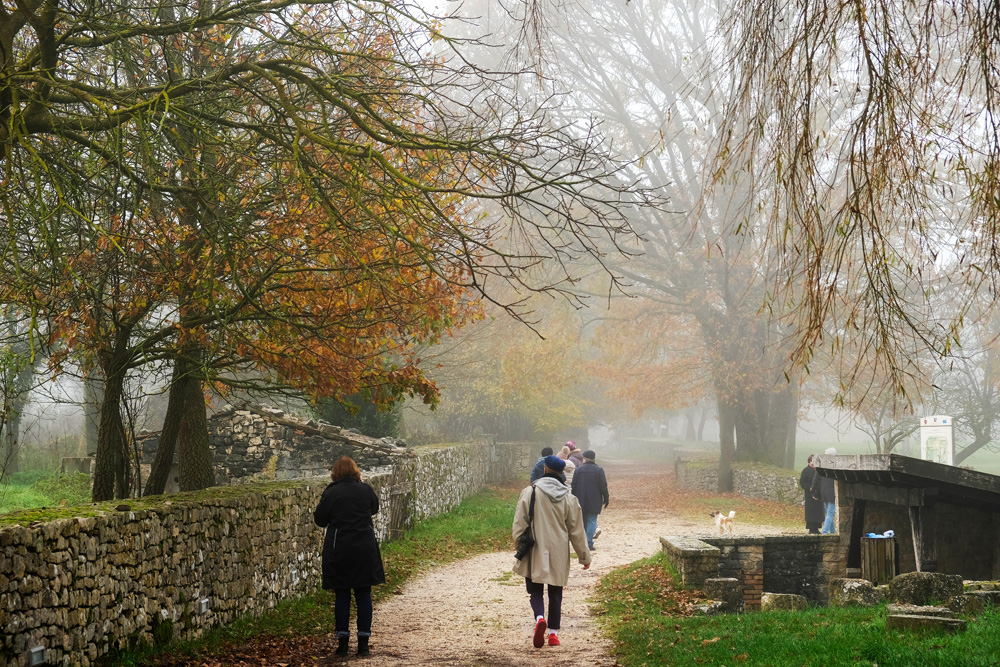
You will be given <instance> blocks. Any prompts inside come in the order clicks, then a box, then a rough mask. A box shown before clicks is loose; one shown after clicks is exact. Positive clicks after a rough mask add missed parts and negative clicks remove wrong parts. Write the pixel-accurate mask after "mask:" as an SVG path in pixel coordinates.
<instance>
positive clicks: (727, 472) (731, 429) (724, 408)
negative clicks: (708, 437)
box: [718, 401, 736, 493]
mask: <svg viewBox="0 0 1000 667" xmlns="http://www.w3.org/2000/svg"><path fill="white" fill-rule="evenodd" d="M718 411H719V493H730V492H732V490H733V460H734V459H735V458H736V439H735V436H736V409H735V408H734V407H733V406H732V405H730V404H729V403H726V402H724V401H718Z"/></svg>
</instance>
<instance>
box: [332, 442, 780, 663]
mask: <svg viewBox="0 0 1000 667" xmlns="http://www.w3.org/2000/svg"><path fill="white" fill-rule="evenodd" d="M602 465H603V467H604V469H605V471H606V472H607V475H608V486H609V491H610V495H611V505H610V507H609V508H608V509H606V510H605V511H604V512H603V513H602V514H601V516H600V520H599V522H598V523H599V526H600V527H601V535H600V537H599V538H598V539H597V540H596V542H595V544H594V546H595V552H594V560H593V564H592V565H591V568H590V569H589V570H586V571H585V570H583V569H582V568H581V566H580V565H579V564H577V563H575V562H574V564H573V569H572V573H571V574H570V579H569V585H568V586H567V587H566V589H565V590H564V593H563V615H562V618H563V620H562V628H561V629H560V632H559V639H560V640H561V642H562V645H561V646H558V647H554V648H552V647H548V646H546V647H544V648H542V649H535V648H534V647H532V645H531V634H532V629H533V627H534V622H533V618H532V613H531V608H530V606H529V605H528V594H527V593H526V592H525V589H524V579H523V578H521V577H517V576H515V575H513V574H512V573H511V567H512V565H513V563H514V557H513V551H511V552H510V553H499V554H486V555H484V556H477V557H475V558H470V559H467V560H463V561H459V562H456V563H452V564H450V565H443V566H441V567H437V568H434V569H433V570H431V571H429V572H426V573H424V574H422V575H420V576H418V577H417V578H415V579H414V580H412V581H411V582H410V583H409V584H407V586H406V587H405V588H404V589H403V591H402V593H401V594H400V595H397V596H395V597H394V598H393V599H391V600H388V601H386V602H383V603H382V604H380V605H379V606H377V607H376V609H375V622H374V625H373V631H374V634H373V636H372V639H371V647H372V654H371V656H370V657H369V658H366V659H359V658H357V657H356V656H354V655H353V652H354V637H352V638H351V655H350V656H349V657H348V658H346V659H345V660H344V661H343V662H356V663H357V664H359V665H362V664H363V665H364V666H365V667H397V666H398V667H402V666H403V665H407V666H413V665H416V666H421V665H428V666H429V665H435V666H438V665H462V666H469V667H472V666H476V667H488V666H493V665H495V666H496V667H501V666H504V667H506V666H507V665H513V666H515V667H520V666H526V665H554V666H559V665H565V666H566V667H570V666H571V665H572V666H574V667H578V666H583V667H586V666H611V665H614V664H615V660H614V658H612V657H611V656H610V655H609V651H610V645H609V643H608V642H606V641H605V640H604V639H602V638H601V636H600V633H599V631H598V628H597V626H596V623H595V620H594V618H593V617H592V616H591V615H590V613H589V612H590V609H589V604H588V602H587V600H588V599H589V598H590V597H591V595H592V594H593V589H594V586H595V585H596V584H597V582H598V581H600V579H601V577H602V576H604V575H605V574H607V573H608V572H609V571H611V570H612V569H613V568H615V567H618V566H620V565H624V564H626V563H631V562H633V561H636V560H639V559H641V558H645V557H648V556H651V555H653V554H655V553H656V552H657V551H659V549H660V544H659V537H660V536H661V535H668V534H684V535H711V534H712V531H713V530H714V528H715V526H714V524H713V523H712V521H711V519H709V518H708V517H707V516H706V517H705V520H704V521H699V522H692V521H687V520H682V519H680V518H679V517H678V516H677V515H676V514H675V513H674V512H672V510H671V508H670V506H669V505H670V498H671V496H672V495H673V494H674V493H675V492H676V491H675V489H674V488H673V470H672V466H669V465H666V464H650V463H641V464H640V463H631V462H628V463H626V462H621V463H618V462H611V463H602ZM735 532H736V534H740V533H743V534H761V533H762V532H767V533H769V534H775V533H780V532H783V531H782V530H780V529H777V528H770V527H766V526H747V525H741V524H739V523H737V525H736V530H735ZM352 623H353V618H352ZM332 653H333V646H331V647H330V654H331V655H332ZM328 664H335V663H334V662H333V661H331V662H330V663H328Z"/></svg>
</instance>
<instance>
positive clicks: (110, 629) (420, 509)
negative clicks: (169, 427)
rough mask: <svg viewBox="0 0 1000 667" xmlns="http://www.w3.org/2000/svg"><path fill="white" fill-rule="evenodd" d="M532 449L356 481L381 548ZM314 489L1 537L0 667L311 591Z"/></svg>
mask: <svg viewBox="0 0 1000 667" xmlns="http://www.w3.org/2000/svg"><path fill="white" fill-rule="evenodd" d="M251 446H257V445H249V446H248V450H249V447H251ZM533 449H534V446H526V445H519V444H505V443H499V444H496V443H479V444H462V445H454V446H451V447H428V448H415V449H414V450H412V451H413V453H414V455H412V456H397V457H394V458H393V465H392V466H391V467H390V468H388V469H385V470H383V471H381V472H376V473H371V474H368V473H366V475H365V479H366V481H367V482H369V483H370V484H371V485H372V486H373V488H375V490H376V492H377V493H378V494H379V497H380V499H381V503H382V510H381V511H380V512H379V514H378V515H377V516H376V519H377V522H376V530H377V532H378V535H379V537H380V539H385V538H386V537H387V536H389V535H390V534H391V533H393V531H396V530H399V529H401V528H403V527H406V526H409V525H412V524H413V522H414V521H416V520H419V519H422V518H425V517H429V516H433V515H435V514H439V513H441V512H446V511H448V510H449V509H451V508H453V507H454V506H455V505H456V504H457V503H458V502H460V501H461V500H462V499H463V498H465V497H467V496H468V495H470V494H471V493H474V492H475V491H477V490H479V489H480V488H482V486H483V485H485V484H486V483H487V482H499V481H503V480H508V479H512V478H515V477H516V476H517V475H518V474H523V473H524V472H525V471H527V470H528V466H529V463H533V462H534V452H533ZM234 451H235V448H234ZM408 451H410V450H408ZM355 453H356V452H355ZM322 458H323V461H324V464H323V465H324V470H323V471H324V473H325V467H326V466H328V465H329V463H328V461H329V460H330V457H329V456H325V457H322ZM326 482H327V480H325V479H323V478H321V477H320V478H313V479H310V480H299V481H285V482H274V483H270V484H248V485H243V486H238V487H221V488H216V489H212V490H208V491H202V492H195V493H192V494H180V495H175V496H164V497H162V502H161V503H159V504H158V505H156V506H155V507H153V508H151V509H142V510H138V509H137V510H135V511H132V510H128V509H126V510H124V511H110V512H107V513H102V514H100V515H98V516H91V517H86V518H70V519H60V520H57V521H51V522H46V523H35V524H31V525H28V526H20V525H12V526H6V527H3V528H0V638H2V639H0V665H17V666H22V665H28V664H29V655H30V652H31V650H32V649H34V648H36V647H41V650H42V653H43V655H44V660H45V662H44V664H47V665H92V664H96V663H97V662H98V660H99V659H100V658H102V657H106V656H109V655H111V654H113V653H114V652H115V651H117V650H121V649H125V648H129V647H131V646H134V645H137V644H139V643H147V644H156V643H162V642H165V641H168V640H170V639H194V638H197V637H199V636H200V635H202V634H203V633H204V632H205V631H206V630H207V629H209V628H213V627H217V626H219V625H222V624H226V623H230V622H232V621H234V620H236V619H238V618H240V617H243V616H246V615H251V616H258V615H260V614H262V613H264V612H265V611H266V610H268V609H271V608H273V607H274V606H275V605H276V604H277V603H278V602H280V601H282V600H284V599H287V598H292V597H297V596H300V595H302V594H306V593H309V592H311V591H313V590H315V589H316V588H317V587H318V586H319V582H320V567H321V565H320V554H321V549H322V541H323V530H322V529H321V528H318V527H317V526H315V525H314V524H313V521H312V512H313V510H314V509H315V506H316V503H317V502H318V500H319V496H320V494H321V493H322V491H323V489H324V488H325V486H326ZM122 507H124V506H122ZM203 600H207V602H206V603H204V605H205V608H203V606H202V604H203V603H202V601H203Z"/></svg>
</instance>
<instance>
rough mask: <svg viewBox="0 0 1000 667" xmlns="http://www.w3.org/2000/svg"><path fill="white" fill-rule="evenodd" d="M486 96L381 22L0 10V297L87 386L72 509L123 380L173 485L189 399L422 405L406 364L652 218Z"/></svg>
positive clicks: (334, 16) (197, 452)
mask: <svg viewBox="0 0 1000 667" xmlns="http://www.w3.org/2000/svg"><path fill="white" fill-rule="evenodd" d="M442 44H443V45H444V46H445V47H446V48H444V50H443V51H442V48H441V45H442ZM432 45H434V46H435V48H434V49H432V48H431V46H432ZM442 53H444V55H442ZM502 78H503V73H500V72H490V71H487V70H483V69H478V68H476V67H474V66H472V65H471V64H470V63H468V62H467V61H465V60H463V59H462V58H461V50H460V44H459V43H458V42H457V41H452V40H448V39H446V38H444V37H442V36H441V35H440V33H439V32H438V31H437V30H436V29H435V22H434V18H433V17H430V16H428V15H426V14H424V13H423V11H422V10H420V9H419V8H418V7H417V6H416V5H410V4H408V3H405V2H404V3H392V4H385V3H380V2H365V1H360V2H334V1H332V0H331V1H330V2H292V1H279V2H251V3H237V2H228V1H226V0H217V1H214V2H201V3H188V2H177V3H175V2H169V1H164V2H154V3H152V4H146V5H135V4H134V3H126V2H112V3H105V4H103V5H99V6H98V5H93V4H86V3H84V4H79V3H77V4H74V3H65V2H64V3H59V2H57V1H56V0H42V1H39V2H33V1H32V2H25V3H18V4H17V5H8V4H4V5H2V6H0V147H2V155H0V167H2V170H3V173H2V184H3V187H2V188H0V219H2V220H3V221H4V222H5V234H4V249H5V250H4V252H3V253H0V267H2V269H3V274H4V278H3V280H2V282H0V302H3V303H7V304H11V305H12V306H13V307H16V308H18V309H20V311H21V312H22V313H24V314H25V316H26V317H28V318H30V319H32V320H34V321H37V322H46V323H47V324H46V326H45V328H44V330H45V332H46V335H47V336H48V337H49V339H50V340H51V342H52V343H53V345H54V347H56V348H57V349H58V351H59V353H58V354H57V355H56V356H54V357H53V360H54V361H53V364H54V365H58V363H59V362H60V361H61V360H62V359H66V358H72V359H73V360H74V361H76V362H77V363H79V364H80V365H82V366H83V367H85V368H86V367H88V366H94V367H97V368H99V369H100V371H101V375H102V377H103V380H104V382H105V399H104V406H105V409H103V410H102V417H101V426H100V436H99V441H100V444H99V447H98V462H97V470H98V476H97V480H96V481H95V487H94V488H95V499H99V498H105V497H109V496H110V494H111V493H112V491H111V488H112V487H113V488H114V489H115V490H114V493H116V494H119V495H121V494H124V493H126V492H127V487H128V486H129V484H128V481H127V480H126V479H124V478H123V476H122V475H121V474H119V475H118V480H117V481H116V482H115V483H114V484H110V482H109V481H108V480H109V476H110V475H111V474H112V472H113V471H119V473H120V471H121V470H122V466H123V456H124V451H125V449H126V436H125V434H124V429H123V425H122V419H121V415H120V410H119V404H120V401H121V396H122V392H123V383H124V381H125V377H126V374H127V373H128V371H129V369H131V368H136V367H141V366H146V365H149V364H154V363H157V362H166V363H169V364H172V366H173V373H174V381H173V385H174V386H173V387H172V390H171V403H172V404H174V403H175V400H176V401H177V403H176V407H175V408H174V409H173V410H171V409H168V411H167V415H168V422H171V420H173V421H172V422H171V423H172V424H173V426H172V428H173V429H174V430H175V431H177V435H176V437H177V438H178V442H179V443H184V442H188V443H190V442H195V441H197V442H200V444H199V445H198V446H196V447H194V448H193V449H191V450H189V451H188V458H189V459H191V460H195V459H197V460H198V461H199V465H198V466H195V468H197V470H191V471H190V473H186V472H185V467H184V466H183V465H182V467H181V475H182V488H185V486H187V488H197V486H202V485H205V484H207V483H211V478H210V474H208V473H206V471H205V465H206V462H205V452H206V447H207V443H206V436H205V426H204V423H203V422H204V398H203V384H204V383H205V382H218V383H225V384H230V385H236V386H240V385H241V383H244V382H247V381H248V380H247V378H248V377H250V378H252V380H251V382H252V383H253V385H254V386H260V383H261V382H262V381H263V383H264V384H265V385H267V386H270V387H272V388H273V387H293V388H296V389H297V390H301V391H305V392H307V393H309V394H312V395H333V396H337V395H341V396H343V395H347V394H353V393H356V392H358V391H365V392H369V393H370V394H371V395H372V396H373V397H374V398H375V399H376V400H377V401H380V402H391V401H393V400H397V399H398V398H399V397H400V396H402V395H403V394H418V395H421V396H422V397H424V398H425V399H426V400H430V401H433V400H434V399H435V396H436V391H437V390H436V388H435V387H434V386H433V384H432V383H431V382H430V381H428V380H427V379H426V378H425V376H424V374H423V372H422V371H421V370H420V368H419V366H418V359H416V358H415V357H414V356H412V355H410V353H409V350H411V347H412V344H413V343H415V342H418V341H428V340H433V339H434V338H435V337H436V336H438V335H439V334H440V333H441V332H442V331H443V330H445V329H446V328H448V327H450V326H454V325H457V324H460V323H461V322H462V321H463V320H464V318H466V317H468V316H470V315H472V314H473V313H474V312H475V310H476V308H477V306H476V299H477V298H486V299H494V298H495V297H493V294H495V293H496V292H495V291H494V290H491V289H490V288H489V285H488V284H487V283H488V281H491V280H495V279H500V280H503V281H510V282H513V283H516V284H519V285H520V286H521V287H522V288H527V289H529V290H540V291H546V290H555V291H559V290H562V289H564V285H565V284H566V281H567V279H569V278H570V277H571V275H570V273H569V269H568V268H564V275H563V277H562V278H557V279H556V280H553V281H551V282H544V283H532V282H529V280H528V276H529V275H530V274H529V273H528V272H527V270H528V269H530V268H531V267H533V266H535V265H536V264H537V263H538V262H540V261H543V260H545V259H551V258H558V257H560V256H574V255H576V254H579V253H583V254H589V255H591V256H594V257H600V256H601V255H602V254H603V253H604V252H606V248H605V247H604V246H602V245H598V242H597V240H598V238H600V239H601V240H602V241H603V240H604V239H609V238H610V239H611V241H612V245H614V244H615V243H617V242H618V240H620V239H621V238H622V237H624V236H627V235H628V234H630V233H631V230H630V229H629V226H628V222H627V215H626V210H627V209H628V208H631V207H632V206H635V205H653V206H656V205H658V204H659V201H660V199H659V196H658V195H656V194H655V193H653V192H651V191H650V190H648V189H644V188H641V187H636V185H635V183H634V182H633V181H630V180H629V179H628V178H627V174H626V173H625V172H623V171H622V164H621V163H620V162H619V161H617V160H616V158H615V157H614V155H612V154H611V153H610V152H609V151H608V150H607V148H606V146H605V145H603V143H602V141H601V138H600V136H598V135H597V134H596V133H594V132H593V131H589V130H587V129H586V128H581V127H580V126H579V124H575V123H565V122H560V121H558V120H557V119H555V118H554V117H553V115H552V114H551V108H550V107H551V105H547V104H536V105H533V106H532V107H531V108H530V109H526V110H525V109H522V108H521V107H520V106H519V104H518V103H517V101H516V100H514V99H511V98H509V97H507V96H505V94H504V92H505V91H504V90H503V88H502V87H499V86H498V85H497V82H498V81H499V80H502ZM487 204H488V205H489V206H486V205H487ZM493 211H496V212H497V213H498V214H497V215H491V212H493ZM527 232H530V233H527ZM513 238H517V239H520V240H522V241H521V242H518V243H516V244H512V243H511V242H510V240H511V239H513ZM523 239H532V240H531V241H530V242H523ZM499 305H501V306H503V307H504V308H506V309H507V310H508V312H511V313H514V314H515V315H516V314H517V304H516V301H515V302H513V303H510V302H508V303H500V304H499ZM56 343H58V344H57V345H56ZM248 369H250V370H255V371H256V374H255V375H252V376H248V375H246V374H245V373H241V372H242V371H246V370H248ZM174 387H176V388H177V395H176V396H175V395H174ZM198 413H200V414H201V417H200V419H199V420H195V421H193V422H190V423H188V422H185V421H182V417H184V416H185V415H187V416H188V417H184V418H185V419H187V418H189V417H190V416H191V415H197V414H198ZM179 420H181V421H179ZM168 426H170V424H165V426H164V429H165V431H166V430H167V429H168ZM183 451H184V450H183V449H182V452H183ZM208 465H209V466H210V462H208ZM185 477H188V478H189V479H190V480H192V481H191V482H190V484H187V485H185V482H184V479H183V478H185Z"/></svg>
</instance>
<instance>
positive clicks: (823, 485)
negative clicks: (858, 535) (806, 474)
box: [809, 447, 837, 535]
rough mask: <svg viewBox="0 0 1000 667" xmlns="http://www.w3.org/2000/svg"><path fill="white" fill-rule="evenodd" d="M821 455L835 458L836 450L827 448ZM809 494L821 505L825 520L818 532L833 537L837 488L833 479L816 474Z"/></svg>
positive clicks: (835, 530)
mask: <svg viewBox="0 0 1000 667" xmlns="http://www.w3.org/2000/svg"><path fill="white" fill-rule="evenodd" d="M823 454H824V455H825V456H836V454H837V450H836V449H834V448H833V447H829V448H827V450H826V451H825V452H823ZM809 492H810V494H811V495H812V497H813V498H814V499H816V500H819V501H820V502H822V503H823V510H824V513H825V517H826V520H825V521H824V522H823V530H822V531H820V532H821V533H822V534H823V535H833V534H834V533H836V532H837V527H836V516H837V487H836V485H835V483H834V481H833V478H832V477H823V476H822V475H820V474H819V473H818V472H817V473H816V479H815V480H813V483H812V486H811V488H810V489H809Z"/></svg>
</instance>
